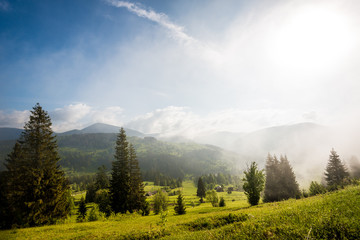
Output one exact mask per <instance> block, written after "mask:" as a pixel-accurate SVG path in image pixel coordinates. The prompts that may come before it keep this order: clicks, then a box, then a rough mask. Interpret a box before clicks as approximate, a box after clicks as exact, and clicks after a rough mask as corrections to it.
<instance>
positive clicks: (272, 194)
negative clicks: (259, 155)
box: [264, 154, 281, 202]
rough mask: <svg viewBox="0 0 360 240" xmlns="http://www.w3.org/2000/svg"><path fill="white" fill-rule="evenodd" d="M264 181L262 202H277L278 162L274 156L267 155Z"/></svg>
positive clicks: (278, 187) (278, 186)
mask: <svg viewBox="0 0 360 240" xmlns="http://www.w3.org/2000/svg"><path fill="white" fill-rule="evenodd" d="M265 172H266V181H265V190H264V202H273V201H278V200H279V198H278V195H279V194H278V193H279V189H281V187H280V182H279V176H280V171H279V161H278V159H277V158H276V156H271V155H270V154H268V157H267V159H266V166H265Z"/></svg>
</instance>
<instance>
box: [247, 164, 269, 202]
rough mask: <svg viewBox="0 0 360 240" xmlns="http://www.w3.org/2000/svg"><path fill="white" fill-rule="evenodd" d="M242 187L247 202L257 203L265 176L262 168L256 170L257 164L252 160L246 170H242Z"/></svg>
mask: <svg viewBox="0 0 360 240" xmlns="http://www.w3.org/2000/svg"><path fill="white" fill-rule="evenodd" d="M244 175H245V176H244V179H243V181H244V185H243V189H244V192H245V195H246V196H247V198H248V202H249V203H250V204H251V205H252V206H253V205H258V204H259V200H260V193H261V191H262V190H263V189H264V182H265V176H264V172H263V170H258V168H257V164H256V163H255V162H252V163H251V165H250V166H249V167H248V169H247V170H246V171H244Z"/></svg>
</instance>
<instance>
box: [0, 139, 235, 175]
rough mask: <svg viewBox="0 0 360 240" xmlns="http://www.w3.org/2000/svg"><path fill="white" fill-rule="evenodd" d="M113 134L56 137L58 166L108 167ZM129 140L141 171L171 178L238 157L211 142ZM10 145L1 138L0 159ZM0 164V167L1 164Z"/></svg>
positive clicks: (224, 166) (219, 168)
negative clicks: (58, 157)
mask: <svg viewBox="0 0 360 240" xmlns="http://www.w3.org/2000/svg"><path fill="white" fill-rule="evenodd" d="M116 136H117V134H116V133H83V134H72V135H66V134H65V135H60V136H58V137H57V139H58V146H59V154H60V157H61V161H60V165H61V166H62V167H63V168H65V169H66V170H67V171H75V172H95V171H96V170H97V168H98V167H99V166H101V165H105V166H106V167H107V169H111V162H112V161H113V160H114V157H113V156H114V147H115V141H116ZM128 139H129V142H130V143H132V144H133V145H134V147H135V149H136V152H137V156H138V159H139V163H140V168H141V169H142V170H143V171H160V172H162V173H166V174H167V175H170V176H173V177H183V176H184V175H185V174H195V175H199V174H205V173H210V172H224V171H230V170H235V168H236V162H238V160H239V159H238V156H237V155H236V154H234V153H231V152H229V151H224V150H223V149H221V148H219V147H215V146H211V145H202V144H196V143H168V142H163V141H158V140H156V139H155V138H153V137H145V138H139V137H134V136H132V137H129V138H128ZM13 144H14V141H11V140H10V141H0V157H1V160H0V162H4V160H5V157H6V155H7V154H8V153H9V152H10V151H11V148H12V146H13ZM234 166H235V167H234ZM1 167H2V170H3V169H4V166H3V165H2V164H1ZM0 169H1V168H0Z"/></svg>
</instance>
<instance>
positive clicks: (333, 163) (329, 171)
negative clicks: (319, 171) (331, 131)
mask: <svg viewBox="0 0 360 240" xmlns="http://www.w3.org/2000/svg"><path fill="white" fill-rule="evenodd" d="M347 177H349V173H348V171H347V170H346V168H345V165H344V164H343V163H342V161H341V160H340V157H339V155H338V154H337V153H336V151H335V150H334V149H332V150H331V151H330V156H329V161H328V164H327V166H326V169H325V180H326V183H327V185H328V187H329V188H330V189H332V188H334V189H336V188H337V186H339V185H343V184H344V180H345V179H346V178H347Z"/></svg>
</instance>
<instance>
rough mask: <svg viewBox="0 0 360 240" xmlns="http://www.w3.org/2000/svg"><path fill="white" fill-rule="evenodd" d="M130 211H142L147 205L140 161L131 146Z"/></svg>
mask: <svg viewBox="0 0 360 240" xmlns="http://www.w3.org/2000/svg"><path fill="white" fill-rule="evenodd" d="M129 149H130V155H129V158H130V161H129V162H130V188H131V192H130V196H129V198H130V209H129V210H130V211H133V210H140V209H142V208H143V207H144V205H145V201H146V199H145V191H144V184H143V181H142V178H141V172H140V167H139V161H138V160H137V157H136V152H135V148H134V146H133V145H132V144H130V147H129Z"/></svg>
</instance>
